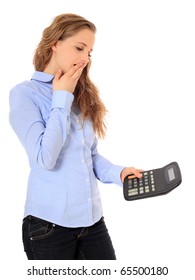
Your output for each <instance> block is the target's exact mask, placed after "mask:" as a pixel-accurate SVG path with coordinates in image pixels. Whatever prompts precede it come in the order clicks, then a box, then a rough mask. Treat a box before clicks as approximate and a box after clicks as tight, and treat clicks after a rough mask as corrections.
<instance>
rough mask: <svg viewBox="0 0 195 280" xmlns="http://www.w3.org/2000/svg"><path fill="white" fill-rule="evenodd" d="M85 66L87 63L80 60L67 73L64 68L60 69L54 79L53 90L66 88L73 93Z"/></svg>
mask: <svg viewBox="0 0 195 280" xmlns="http://www.w3.org/2000/svg"><path fill="white" fill-rule="evenodd" d="M85 66H86V64H85V63H83V62H80V63H78V64H76V65H74V66H72V67H71V68H70V70H69V71H68V72H66V73H65V74H63V72H62V69H59V70H58V71H57V73H56V75H55V77H54V79H53V90H66V91H68V92H71V93H73V92H74V90H75V87H76V85H77V82H78V80H79V78H80V76H81V74H82V72H83V69H84V68H85Z"/></svg>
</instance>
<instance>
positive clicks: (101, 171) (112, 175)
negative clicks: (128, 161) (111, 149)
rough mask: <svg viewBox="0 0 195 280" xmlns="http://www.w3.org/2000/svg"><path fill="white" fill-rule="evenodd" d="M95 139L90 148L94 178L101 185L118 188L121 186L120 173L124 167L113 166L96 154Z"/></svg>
mask: <svg viewBox="0 0 195 280" xmlns="http://www.w3.org/2000/svg"><path fill="white" fill-rule="evenodd" d="M97 143H98V142H97V139H96V138H95V141H94V143H93V146H92V159H93V169H94V173H95V175H96V177H97V178H98V179H99V180H100V181H101V182H102V183H115V184H117V185H119V186H122V182H121V179H120V173H121V171H122V170H123V169H124V168H125V167H124V166H120V165H115V164H113V163H111V162H110V161H109V160H107V159H106V158H104V157H103V156H101V155H100V154H99V153H98V149H97Z"/></svg>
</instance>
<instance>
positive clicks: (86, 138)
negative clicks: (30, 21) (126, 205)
mask: <svg viewBox="0 0 195 280" xmlns="http://www.w3.org/2000/svg"><path fill="white" fill-rule="evenodd" d="M95 32H96V27H95V26H94V24H93V23H91V22H90V21H88V20H86V19H85V18H83V17H81V16H78V15H74V14H62V15H59V16H57V17H56V18H54V20H53V22H52V23H51V25H50V26H49V27H47V28H46V29H45V30H44V32H43V35H42V39H41V41H40V43H39V45H38V47H37V49H36V51H35V55H34V66H35V73H34V74H33V76H32V79H31V80H30V81H25V82H23V83H21V84H18V85H16V86H15V87H14V88H13V89H12V90H11V93H10V124H11V126H12V128H13V129H14V131H15V132H16V134H17V136H18V138H19V139H20V141H21V143H22V144H23V146H24V148H25V150H26V152H27V155H28V158H29V164H30V168H31V172H30V175H29V180H28V190H27V197H26V204H25V213H24V220H23V244H24V250H25V252H26V254H27V257H28V259H31V260H32V259H39V260H42V259H50V260H60V259H64V260H65V259H69V260H73V259H87V260H93V259H96V260H114V259H116V256H115V252H114V249H113V245H112V242H111V239H110V236H109V234H108V230H107V228H106V225H105V222H104V218H103V216H102V215H103V214H102V205H101V199H100V194H99V190H98V186H97V179H99V180H100V181H101V182H104V183H115V184H118V185H121V186H122V182H123V180H124V177H125V176H126V175H127V174H131V173H132V174H135V176H137V177H141V176H142V175H141V170H139V169H135V168H130V167H126V168H125V167H123V166H118V165H114V164H112V163H111V162H110V161H108V160H107V159H105V158H104V157H102V156H101V155H99V153H98V150H97V139H98V138H100V137H101V138H103V137H104V136H105V132H106V126H105V123H104V117H105V114H106V108H105V106H104V104H103V103H102V101H101V99H100V97H99V94H98V90H97V88H96V87H95V86H94V84H93V83H92V82H91V81H90V79H89V76H88V73H89V68H90V64H91V61H90V55H91V52H92V50H93V45H94V41H95Z"/></svg>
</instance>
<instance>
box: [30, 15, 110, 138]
mask: <svg viewBox="0 0 195 280" xmlns="http://www.w3.org/2000/svg"><path fill="white" fill-rule="evenodd" d="M84 28H88V29H89V30H91V31H92V32H94V33H95V32H96V27H95V25H94V24H93V23H92V22H90V21H88V20H86V19H85V18H83V17H81V16H79V15H75V14H62V15H59V16H57V17H55V18H54V19H53V22H52V23H51V25H50V26H48V27H47V28H45V30H44V31H43V34H42V38H41V41H40V43H39V44H38V46H37V48H36V50H35V54H34V59H33V64H34V66H35V70H37V71H43V70H44V69H45V67H46V66H47V65H48V63H49V61H50V59H51V57H52V52H53V51H52V46H53V45H54V44H55V43H56V42H57V41H58V40H65V39H66V38H68V37H71V36H73V35H74V34H76V33H77V32H79V31H80V30H82V29H84ZM90 66H91V61H90V62H89V63H88V65H87V66H86V67H85V68H84V70H83V72H82V74H81V76H80V78H79V80H78V83H77V85H76V88H75V91H74V93H73V94H74V97H75V98H74V104H76V105H77V106H78V107H79V109H80V111H81V114H82V119H83V120H85V119H91V121H92V124H93V128H94V131H95V133H96V134H97V136H98V137H99V138H104V137H105V134H106V125H105V120H104V119H105V116H106V113H107V110H106V108H105V106H104V104H103V102H102V100H101V98H100V96H99V92H98V89H97V87H96V86H95V85H94V84H93V83H92V81H91V80H90V78H89V69H90Z"/></svg>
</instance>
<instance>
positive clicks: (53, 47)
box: [51, 41, 60, 52]
mask: <svg viewBox="0 0 195 280" xmlns="http://www.w3.org/2000/svg"><path fill="white" fill-rule="evenodd" d="M59 44H60V41H57V42H55V43H54V44H53V46H52V47H51V49H52V51H54V52H56V51H57V48H58V45H59Z"/></svg>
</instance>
